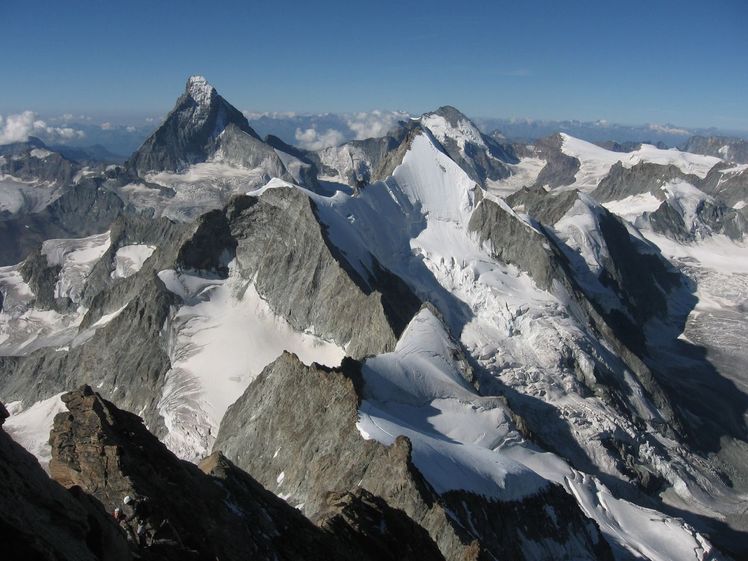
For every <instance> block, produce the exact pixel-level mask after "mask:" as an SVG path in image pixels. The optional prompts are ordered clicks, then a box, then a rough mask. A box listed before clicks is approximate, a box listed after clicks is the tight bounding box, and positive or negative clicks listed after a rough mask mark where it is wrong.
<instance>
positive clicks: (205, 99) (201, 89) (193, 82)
mask: <svg viewBox="0 0 748 561" xmlns="http://www.w3.org/2000/svg"><path fill="white" fill-rule="evenodd" d="M185 93H186V94H187V95H189V96H190V97H191V98H192V99H194V100H195V102H197V103H198V104H200V105H209V104H210V101H211V99H213V96H215V95H217V92H216V89H215V88H214V87H213V86H212V85H211V84H210V83H209V82H208V80H206V79H205V77H203V76H198V75H195V76H190V77H189V78H188V80H187V87H186V89H185Z"/></svg>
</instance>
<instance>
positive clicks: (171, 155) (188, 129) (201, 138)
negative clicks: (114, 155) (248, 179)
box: [126, 76, 259, 175]
mask: <svg viewBox="0 0 748 561" xmlns="http://www.w3.org/2000/svg"><path fill="white" fill-rule="evenodd" d="M230 124H233V125H235V126H236V127H237V128H238V129H239V130H240V131H242V132H244V133H245V134H247V135H249V136H250V137H252V138H254V139H256V140H258V141H259V137H258V136H257V134H256V133H255V132H254V131H253V130H252V128H251V127H250V126H249V123H248V122H247V119H246V118H245V117H244V115H242V113H241V112H240V111H239V110H238V109H236V108H235V107H233V106H232V105H231V104H229V103H228V102H227V101H226V100H225V99H223V98H222V97H221V96H220V95H218V92H216V90H215V88H213V86H211V85H210V84H208V83H207V82H206V81H205V79H204V78H201V77H200V76H193V77H191V78H190V79H189V80H188V81H187V86H186V88H185V92H184V93H183V94H182V95H181V96H180V98H179V99H178V100H177V103H176V105H175V106H174V109H172V111H171V113H169V115H168V116H167V117H166V120H165V121H164V122H163V123H162V124H161V126H160V127H159V128H158V129H157V130H156V131H155V132H154V133H153V134H152V135H151V136H150V137H148V139H146V141H145V142H144V143H143V145H142V146H141V147H140V148H139V149H138V151H137V152H135V154H133V155H132V157H131V158H130V159H129V160H128V161H127V163H126V167H127V168H128V170H130V171H131V172H133V173H134V174H135V175H144V174H145V173H147V172H149V171H178V170H180V169H182V168H184V167H186V166H189V165H190V164H195V163H199V162H204V161H205V160H206V159H207V158H208V157H209V156H210V155H212V152H211V150H210V149H211V147H212V145H213V143H214V142H215V141H216V139H217V137H218V135H219V134H220V133H221V132H222V131H223V130H224V129H225V128H226V127H227V126H229V125H230Z"/></svg>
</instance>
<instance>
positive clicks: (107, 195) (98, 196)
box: [0, 178, 125, 266]
mask: <svg viewBox="0 0 748 561" xmlns="http://www.w3.org/2000/svg"><path fill="white" fill-rule="evenodd" d="M103 183H104V182H103V180H102V179H101V178H93V179H84V180H83V181H81V182H80V183H78V184H76V185H74V186H71V187H68V188H66V189H65V191H64V192H63V193H62V195H60V197H59V198H57V199H56V200H54V201H53V202H52V203H50V204H49V206H47V207H46V208H44V209H43V210H42V211H40V212H37V213H33V214H27V215H23V216H19V217H16V218H12V219H10V220H3V221H0V239H2V240H3V243H2V244H0V266H2V265H12V264H15V263H18V262H20V261H22V260H23V259H24V258H25V257H26V256H27V255H28V254H29V253H31V252H32V251H33V250H34V249H35V248H37V247H38V246H39V245H41V243H42V242H43V241H44V240H48V239H51V238H80V237H84V236H90V235H93V234H98V233H101V232H103V231H105V230H106V229H107V228H109V226H110V224H111V223H112V222H113V221H114V220H115V219H116V218H117V217H118V216H119V215H120V214H121V213H122V211H123V209H124V208H125V204H124V203H123V202H122V199H120V197H119V196H118V195H117V194H116V193H114V192H113V191H112V190H110V189H108V188H106V187H105V186H104V185H103Z"/></svg>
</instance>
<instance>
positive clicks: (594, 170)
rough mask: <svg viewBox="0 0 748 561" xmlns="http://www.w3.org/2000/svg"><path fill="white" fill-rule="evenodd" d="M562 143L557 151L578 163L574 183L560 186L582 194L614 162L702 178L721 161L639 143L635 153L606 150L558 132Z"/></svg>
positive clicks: (605, 172)
mask: <svg viewBox="0 0 748 561" xmlns="http://www.w3.org/2000/svg"><path fill="white" fill-rule="evenodd" d="M561 138H562V139H563V143H562V146H561V151H562V152H563V153H564V154H566V155H567V156H572V157H574V158H577V159H578V160H579V164H580V166H579V171H578V172H577V174H576V176H575V182H574V183H573V184H571V185H568V186H566V187H563V189H579V190H580V191H584V192H591V191H593V190H594V189H595V188H596V187H597V186H598V184H599V183H600V181H601V180H602V179H603V177H605V176H606V175H608V172H609V171H610V168H611V167H612V166H613V164H615V163H616V162H621V164H622V165H623V167H626V168H631V167H633V166H635V165H636V164H638V163H641V162H648V163H653V164H660V165H674V166H677V167H678V168H679V169H680V170H681V171H682V172H683V173H686V174H693V175H697V176H698V177H700V178H704V177H706V174H707V173H709V170H710V169H712V168H713V167H714V166H715V165H717V164H718V163H720V162H721V161H722V160H720V159H719V158H715V157H713V156H701V155H699V154H690V153H688V152H681V151H680V150H676V149H675V148H673V149H670V150H662V149H660V148H657V147H655V146H652V145H651V144H642V146H641V148H639V150H634V151H633V152H628V153H621V152H613V151H611V150H606V149H605V148H601V147H600V146H597V145H595V144H592V143H590V142H586V141H584V140H580V139H578V138H574V137H573V136H569V135H568V134H565V133H561Z"/></svg>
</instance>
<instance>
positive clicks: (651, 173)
mask: <svg viewBox="0 0 748 561" xmlns="http://www.w3.org/2000/svg"><path fill="white" fill-rule="evenodd" d="M676 180H677V181H683V182H686V183H690V184H691V185H697V184H698V183H699V178H698V177H697V176H695V175H686V174H685V173H683V172H682V171H681V170H680V168H678V166H674V165H667V166H664V165H661V164H652V163H645V162H641V163H638V164H636V165H635V166H632V167H630V168H625V167H623V164H622V163H621V162H616V163H615V164H613V167H611V168H610V171H609V172H608V175H606V176H605V177H604V178H603V179H602V181H600V184H599V185H598V186H597V189H595V190H594V191H593V192H592V193H591V194H590V196H591V197H592V198H594V199H595V200H596V201H599V202H601V203H606V202H608V201H618V200H621V199H625V198H626V197H629V196H632V195H639V194H641V193H651V194H652V195H654V196H655V197H657V198H658V199H660V200H664V199H665V193H664V191H663V190H662V187H663V186H664V185H666V184H667V183H669V182H671V181H676Z"/></svg>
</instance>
